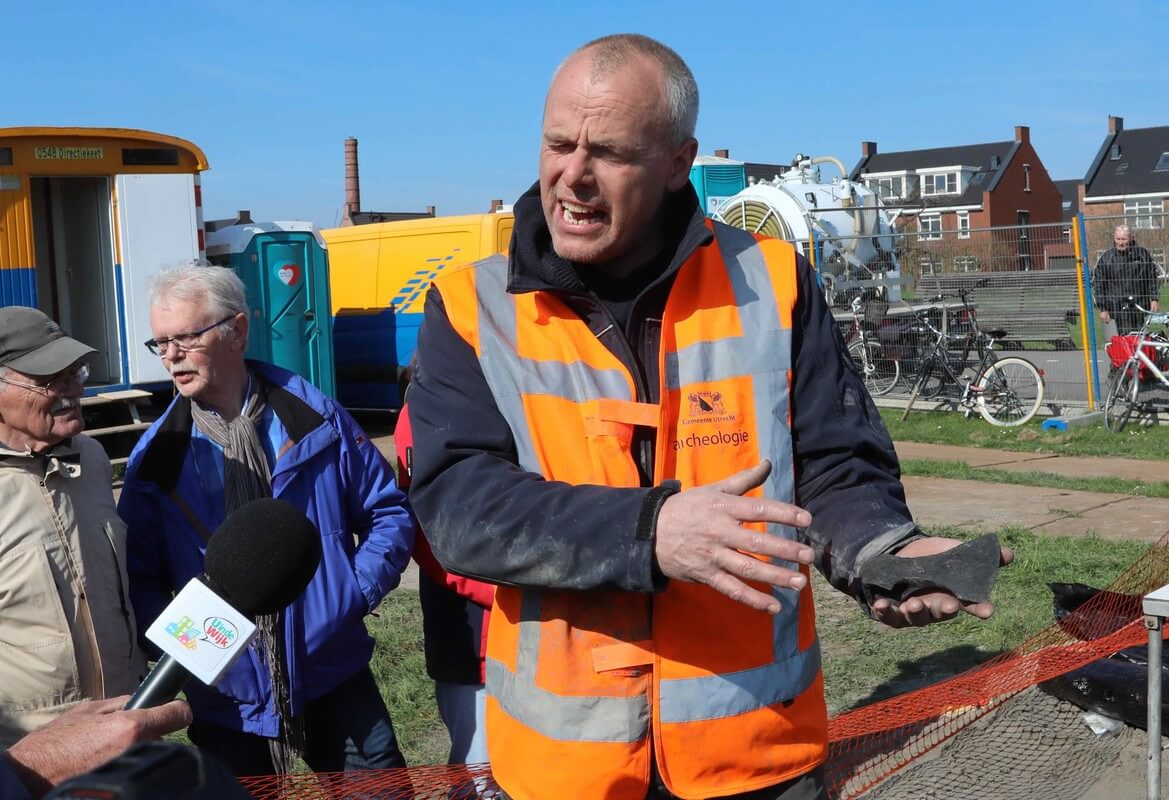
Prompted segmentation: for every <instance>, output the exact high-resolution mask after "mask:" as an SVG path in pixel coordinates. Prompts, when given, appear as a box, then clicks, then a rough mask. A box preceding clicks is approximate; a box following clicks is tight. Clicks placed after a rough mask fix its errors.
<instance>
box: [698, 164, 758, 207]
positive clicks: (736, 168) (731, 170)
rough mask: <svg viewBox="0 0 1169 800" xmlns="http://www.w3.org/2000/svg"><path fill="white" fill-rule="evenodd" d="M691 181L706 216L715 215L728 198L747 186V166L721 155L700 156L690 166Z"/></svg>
mask: <svg viewBox="0 0 1169 800" xmlns="http://www.w3.org/2000/svg"><path fill="white" fill-rule="evenodd" d="M690 183H691V184H693V186H694V191H696V192H698V201H699V202H700V203H701V204H702V210H703V211H704V212H705V213H706V216H708V217H713V216H714V215H715V213H717V212H718V210H719V208H720V207H721V206H722V204H723V203H724V202H725V201H726V200H728V199H730V198H731V197H732V196H733V195H736V194H738V193H739V192H741V191H743V190H744V189H746V188H747V166H746V165H745V164H744V163H743V162H742V161H735V160H734V159H730V158H723V157H721V156H698V157H697V158H695V159H694V164H693V165H692V166H691V167H690Z"/></svg>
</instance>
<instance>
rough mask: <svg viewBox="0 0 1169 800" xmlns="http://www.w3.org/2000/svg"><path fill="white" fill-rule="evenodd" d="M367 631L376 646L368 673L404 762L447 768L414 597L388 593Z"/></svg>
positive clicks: (443, 733)
mask: <svg viewBox="0 0 1169 800" xmlns="http://www.w3.org/2000/svg"><path fill="white" fill-rule="evenodd" d="M366 627H368V628H369V632H370V633H371V634H373V637H374V639H375V640H376V641H377V646H376V648H375V649H374V654H373V660H372V661H371V662H370V668H371V669H372V670H373V676H374V678H375V679H376V680H377V683H378V686H379V687H380V688H381V691H382V698H383V699H384V700H385V701H386V707H387V708H389V710H390V718H391V719H392V720H393V721H394V731H395V733H397V735H398V745H399V746H400V747H401V748H402V754H403V755H405V756H406V763H407V764H409V765H411V766H417V765H418V764H445V763H446V758H447V751H448V750H449V749H450V739H449V738H448V737H447V733H446V728H444V727H443V725H442V720H441V719H439V716H438V707H437V706H436V705H435V702H434V682H433V681H431V680H430V678H428V677H427V675H426V662H425V658H424V657H423V652H422V607H421V606H420V605H419V602H418V592H414V591H408V590H404V589H397V590H395V591H393V592H390V594H389V595H388V596H387V597H386V599H385V600H384V601H382V604H381V606H379V607H378V610H377V612H376V616H371V617H369V618H367V620H366Z"/></svg>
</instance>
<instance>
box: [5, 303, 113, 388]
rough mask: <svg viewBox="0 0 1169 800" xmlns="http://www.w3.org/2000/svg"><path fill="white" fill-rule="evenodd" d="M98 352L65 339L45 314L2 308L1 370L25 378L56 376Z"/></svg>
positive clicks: (11, 307)
mask: <svg viewBox="0 0 1169 800" xmlns="http://www.w3.org/2000/svg"><path fill="white" fill-rule="evenodd" d="M96 352H97V350H95V349H94V348H92V347H90V346H89V345H86V344H82V343H81V342H79V341H77V340H76V339H72V338H70V337H68V336H66V335H65V331H63V330H61V326H60V325H58V324H57V323H55V322H53V320H51V319H49V318H48V316H46V315H45V313H44V312H43V311H38V310H37V309H35V308H28V307H26V306H4V307H3V308H0V367H9V368H10V369H14V370H16V371H17V372H23V373H24V374H25V375H56V374H57V373H58V372H60V371H61V370H63V369H65V368H67V367H69V366H70V365H72V364H73V363H75V362H76V361H77V360H78V359H79V358H81V357H82V356H87V355H89V354H90V353H96Z"/></svg>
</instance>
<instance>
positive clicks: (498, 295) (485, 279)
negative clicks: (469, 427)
mask: <svg viewBox="0 0 1169 800" xmlns="http://www.w3.org/2000/svg"><path fill="white" fill-rule="evenodd" d="M475 287H476V289H475V291H476V294H477V296H478V297H477V299H478V303H479V349H480V353H481V355H480V359H479V363H480V365H481V366H482V368H483V376H484V378H486V380H487V386H488V388H490V389H491V394H492V396H493V397H494V398H495V404H496V406H497V407H498V408H499V411H500V413H501V414H502V415H503V418H504V419H505V420H507V424H508V427H510V428H511V431H512V437H513V438H514V439H515V444H516V451H517V455H518V456H519V462H520V466H521V467H523V468H524V469H526V470H528V471H529V472H535V473H540V472H541V471H542V470H541V468H540V462H539V459H537V458H536V448H535V445H534V444H533V442H532V433H531V429H530V427H529V425H528V420H527V417H526V415H525V414H524V404H523V396H524V395H547V396H552V397H560V398H563V399H565V400H569V401H571V402H573V403H583V402H586V401H588V400H598V399H601V398H615V399H619V400H632V399H634V395H633V387H632V385H631V384H630V382H629V377H628V376H627V375H626V374H625V373H624V371H622V370H620V369H610V370H598V369H592V368H591V367H588V366H586V365H584V364H582V363H579V362H578V363H575V364H565V363H563V362H559V361H537V360H535V359H531V358H524V357H522V356H520V355H519V348H518V341H517V340H518V333H517V322H516V299H515V297H514V296H513V295H511V294H509V293H508V291H507V259H505V258H504V257H503V256H492V257H490V258H486V259H484V260H483V261H480V262H478V263H477V264H476V265H475Z"/></svg>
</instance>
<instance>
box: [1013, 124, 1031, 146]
mask: <svg viewBox="0 0 1169 800" xmlns="http://www.w3.org/2000/svg"><path fill="white" fill-rule="evenodd" d="M1015 141H1016V142H1018V143H1019V144H1026V143H1027V142H1029V141H1031V129H1030V128H1029V127H1027V126H1026V125H1016V126H1015Z"/></svg>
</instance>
